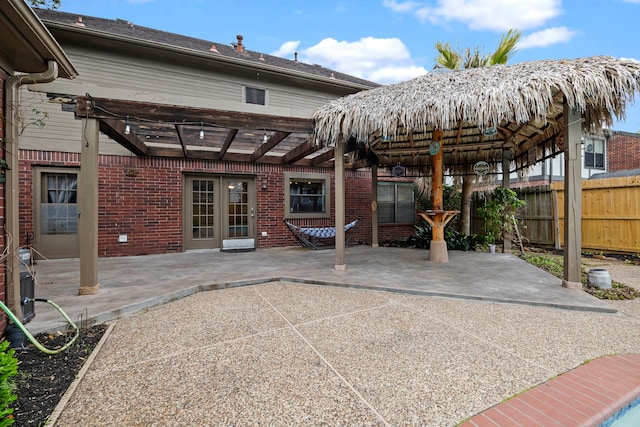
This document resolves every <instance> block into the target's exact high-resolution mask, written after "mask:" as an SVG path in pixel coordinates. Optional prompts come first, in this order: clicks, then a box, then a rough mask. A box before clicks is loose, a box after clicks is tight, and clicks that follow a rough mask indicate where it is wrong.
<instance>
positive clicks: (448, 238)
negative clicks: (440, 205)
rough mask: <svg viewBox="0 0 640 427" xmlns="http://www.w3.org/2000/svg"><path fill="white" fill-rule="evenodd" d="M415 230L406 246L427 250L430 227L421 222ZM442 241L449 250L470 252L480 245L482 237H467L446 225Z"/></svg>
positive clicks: (429, 242)
mask: <svg viewBox="0 0 640 427" xmlns="http://www.w3.org/2000/svg"><path fill="white" fill-rule="evenodd" d="M415 229H416V232H415V234H414V235H413V236H411V237H409V239H408V240H407V246H410V247H412V248H420V249H429V247H430V244H431V226H430V225H429V224H427V223H426V222H424V221H423V222H422V223H421V224H419V225H416V226H415ZM444 240H445V242H446V243H447V249H449V250H458V251H471V250H475V249H476V248H477V247H478V246H481V245H482V243H483V236H478V235H475V234H474V235H471V236H467V235H464V234H462V233H460V232H459V231H458V230H456V229H455V228H454V227H451V226H449V225H447V226H446V227H445V229H444Z"/></svg>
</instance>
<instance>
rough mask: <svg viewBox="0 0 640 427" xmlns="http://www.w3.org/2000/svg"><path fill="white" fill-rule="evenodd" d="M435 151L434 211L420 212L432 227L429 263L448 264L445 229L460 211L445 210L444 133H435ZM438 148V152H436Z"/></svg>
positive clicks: (432, 194)
mask: <svg viewBox="0 0 640 427" xmlns="http://www.w3.org/2000/svg"><path fill="white" fill-rule="evenodd" d="M433 141H434V144H433V145H432V147H434V148H433V150H432V152H431V169H432V174H431V198H432V201H433V203H432V204H433V209H432V210H428V211H426V212H420V216H421V217H422V218H424V220H425V221H427V222H428V223H429V224H430V225H431V244H430V245H429V261H433V262H448V261H449V254H448V252H447V242H445V240H444V227H445V226H446V225H447V223H448V222H449V221H451V220H452V219H453V217H455V216H456V215H457V214H458V213H459V211H445V210H444V193H443V191H442V171H443V165H442V147H441V146H440V144H441V142H442V131H441V130H440V129H435V130H434V131H433ZM436 148H437V150H436Z"/></svg>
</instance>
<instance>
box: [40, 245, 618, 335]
mask: <svg viewBox="0 0 640 427" xmlns="http://www.w3.org/2000/svg"><path fill="white" fill-rule="evenodd" d="M428 257H429V252H428V251H426V250H418V249H406V248H383V247H381V248H371V247H368V246H354V247H350V248H348V249H347V252H346V263H347V270H346V271H336V270H335V268H334V264H335V251H334V250H331V249H327V250H320V251H310V250H308V249H305V248H299V247H290V248H280V249H262V250H257V251H254V252H235V253H234V252H220V251H213V250H209V251H193V252H187V253H179V254H163V255H147V256H137V257H119V258H101V259H100V260H99V263H98V269H99V273H98V279H99V283H100V287H101V289H100V292H99V293H98V294H95V295H78V288H79V280H80V273H79V268H80V267H79V260H78V259H68V260H41V261H38V263H37V264H36V265H35V266H34V267H33V269H34V271H35V277H36V289H35V296H36V297H37V298H45V299H50V300H52V301H54V302H55V303H56V304H58V305H59V306H60V307H62V308H63V310H65V312H66V313H67V314H68V315H69V316H70V317H71V318H72V319H74V320H75V319H83V320H89V322H90V323H96V322H97V323H101V322H105V321H110V320H114V319H117V318H119V317H122V316H126V315H129V314H132V313H135V312H137V311H140V310H143V309H146V308H149V307H152V306H155V305H158V304H163V303H166V302H168V301H173V300H176V299H179V298H182V297H184V296H187V295H190V294H193V293H196V292H199V291H203V290H212V289H222V288H228V287H235V286H241V285H248V284H257V283H264V282H269V281H274V280H275V281H277V280H281V281H287V282H295V283H311V284H327V285H337V286H345V287H356V288H363V289H377V290H387V291H393V292H402V293H410V294H419V295H431V296H443V297H455V298H464V299H473V300H485V301H494V302H508V303H515V304H528V305H539V306H547V307H558V308H568V309H575V310H589V311H603V312H615V309H612V308H611V307H610V306H609V305H607V304H606V303H605V302H603V301H600V300H598V299H596V298H594V297H592V296H590V295H588V294H586V293H585V292H582V291H579V290H571V289H567V288H563V287H562V286H561V280H560V279H558V278H556V277H554V276H552V275H551V274H548V273H546V272H544V271H542V270H540V269H538V268H536V267H533V266H531V265H529V264H528V263H526V262H524V261H522V260H520V259H519V258H518V257H516V256H514V255H510V254H489V253H483V252H462V251H449V259H450V261H449V262H448V263H432V262H430V261H428ZM35 310H36V316H35V317H34V319H33V320H31V322H29V324H28V328H29V331H30V332H32V333H38V332H42V331H46V330H54V329H56V328H59V327H63V326H64V325H65V322H64V320H63V319H62V318H61V317H60V315H59V314H58V313H57V312H56V311H55V310H54V309H52V308H50V307H49V306H48V305H47V304H43V303H38V304H36V308H35Z"/></svg>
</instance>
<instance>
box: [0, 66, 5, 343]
mask: <svg viewBox="0 0 640 427" xmlns="http://www.w3.org/2000/svg"><path fill="white" fill-rule="evenodd" d="M6 80H7V74H6V73H5V72H4V71H2V70H1V69H0V141H2V140H4V139H3V138H4V137H5V130H4V125H5V105H4V104H5V96H4V84H5V81H6ZM4 156H5V152H4V144H0V158H3V159H4ZM4 209H5V200H4V184H0V227H2V230H4V224H5V210H4ZM4 249H5V235H4V232H2V233H0V253H4ZM6 284H7V281H6V279H5V263H4V262H0V300H2V302H5V303H6V302H7V299H6V297H7V293H6V290H7V286H6ZM0 319H1V320H0V331H2V332H4V328H5V327H6V325H7V319H6V317H5V316H1V318H0Z"/></svg>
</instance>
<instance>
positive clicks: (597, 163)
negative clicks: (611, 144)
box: [584, 136, 606, 169]
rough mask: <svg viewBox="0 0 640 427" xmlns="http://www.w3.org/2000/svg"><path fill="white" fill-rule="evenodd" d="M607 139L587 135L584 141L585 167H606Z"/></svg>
mask: <svg viewBox="0 0 640 427" xmlns="http://www.w3.org/2000/svg"><path fill="white" fill-rule="evenodd" d="M605 147H606V144H605V140H604V138H598V137H592V136H590V137H587V138H585V142H584V167H585V168H589V169H605V163H604V161H605V158H604V153H605Z"/></svg>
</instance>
